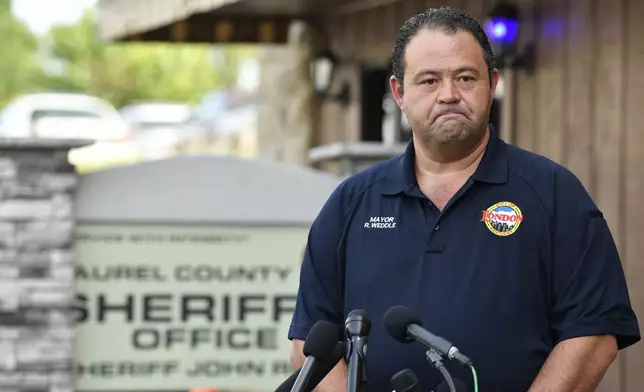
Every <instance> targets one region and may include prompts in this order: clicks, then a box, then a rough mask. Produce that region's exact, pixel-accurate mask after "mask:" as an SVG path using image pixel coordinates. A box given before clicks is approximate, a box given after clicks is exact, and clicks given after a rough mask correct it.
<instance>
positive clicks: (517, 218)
mask: <svg viewBox="0 0 644 392" xmlns="http://www.w3.org/2000/svg"><path fill="white" fill-rule="evenodd" d="M481 222H485V226H487V228H488V229H489V230H490V231H491V232H492V233H494V234H496V235H498V236H501V237H506V236H509V235H510V234H512V233H514V232H515V231H517V229H518V228H519V226H520V225H521V222H523V214H522V213H521V210H520V209H519V207H517V206H516V205H515V204H513V203H510V202H509V201H502V202H499V203H496V204H495V205H493V206H492V207H490V208H488V209H487V210H483V215H482V216H481Z"/></svg>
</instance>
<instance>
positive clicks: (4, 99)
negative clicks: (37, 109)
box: [0, 0, 42, 108]
mask: <svg viewBox="0 0 644 392" xmlns="http://www.w3.org/2000/svg"><path fill="white" fill-rule="evenodd" d="M10 3H11V2H10V0H0V37H2V39H0V54H1V56H2V58H1V59H0V108H2V107H4V106H5V105H6V104H7V103H8V102H9V101H11V100H12V99H13V98H14V97H15V96H16V95H18V94H20V93H22V92H25V91H29V90H33V89H35V88H37V87H38V85H39V83H41V82H42V79H41V78H42V73H41V69H40V66H39V64H38V39H37V38H36V37H35V36H34V35H33V34H32V32H31V31H30V30H29V29H28V28H27V27H26V26H25V25H24V24H23V23H22V22H20V21H19V20H17V19H16V18H15V17H14V16H13V15H12V13H11V6H10Z"/></svg>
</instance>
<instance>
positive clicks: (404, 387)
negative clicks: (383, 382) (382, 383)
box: [391, 369, 423, 392]
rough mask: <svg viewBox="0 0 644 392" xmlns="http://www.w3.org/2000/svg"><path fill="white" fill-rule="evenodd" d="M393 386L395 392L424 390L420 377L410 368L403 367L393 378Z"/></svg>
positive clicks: (419, 391)
mask: <svg viewBox="0 0 644 392" xmlns="http://www.w3.org/2000/svg"><path fill="white" fill-rule="evenodd" d="M391 387H392V389H393V390H394V391H395V392H423V387H422V386H421V385H420V381H418V377H416V375H415V374H414V372H412V371H411V370H409V369H403V370H401V371H399V372H398V373H396V374H394V376H393V377H392V378H391Z"/></svg>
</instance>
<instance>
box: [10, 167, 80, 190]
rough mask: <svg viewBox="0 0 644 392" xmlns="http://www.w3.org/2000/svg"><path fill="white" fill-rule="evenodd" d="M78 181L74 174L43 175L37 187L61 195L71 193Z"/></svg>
mask: <svg viewBox="0 0 644 392" xmlns="http://www.w3.org/2000/svg"><path fill="white" fill-rule="evenodd" d="M0 167H1V166H0ZM78 181H79V179H78V175H76V174H75V173H44V174H42V175H41V176H40V178H39V180H38V186H39V187H41V188H43V189H46V190H47V191H48V192H52V193H63V192H71V191H73V190H74V189H75V188H76V187H77V186H78Z"/></svg>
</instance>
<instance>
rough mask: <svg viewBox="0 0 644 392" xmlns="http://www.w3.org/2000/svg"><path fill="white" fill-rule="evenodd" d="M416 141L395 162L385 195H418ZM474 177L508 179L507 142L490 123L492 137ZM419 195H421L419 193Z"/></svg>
mask: <svg viewBox="0 0 644 392" xmlns="http://www.w3.org/2000/svg"><path fill="white" fill-rule="evenodd" d="M414 158H415V152H414V141H413V139H412V140H411V141H410V142H409V143H408V144H407V148H406V149H405V152H404V153H403V154H402V155H401V156H400V158H399V159H398V160H396V161H394V162H393V165H392V167H391V169H390V170H389V173H388V174H387V178H386V181H385V184H384V187H383V190H382V193H383V194H385V195H395V194H399V193H402V192H405V193H407V194H411V195H417V194H418V193H419V192H420V190H419V189H418V183H417V181H416V171H415V167H414ZM472 179H473V180H475V181H479V182H485V183H490V184H503V183H505V182H507V180H508V158H507V153H506V144H505V142H504V141H503V140H501V139H500V138H499V135H498V133H497V130H496V129H495V128H494V127H493V126H492V125H491V124H490V139H489V141H488V144H487V146H486V148H485V152H484V154H483V158H482V159H481V163H480V164H479V166H478V168H477V169H476V171H475V172H474V174H473V175H472ZM418 196H420V195H419V194H418Z"/></svg>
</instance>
